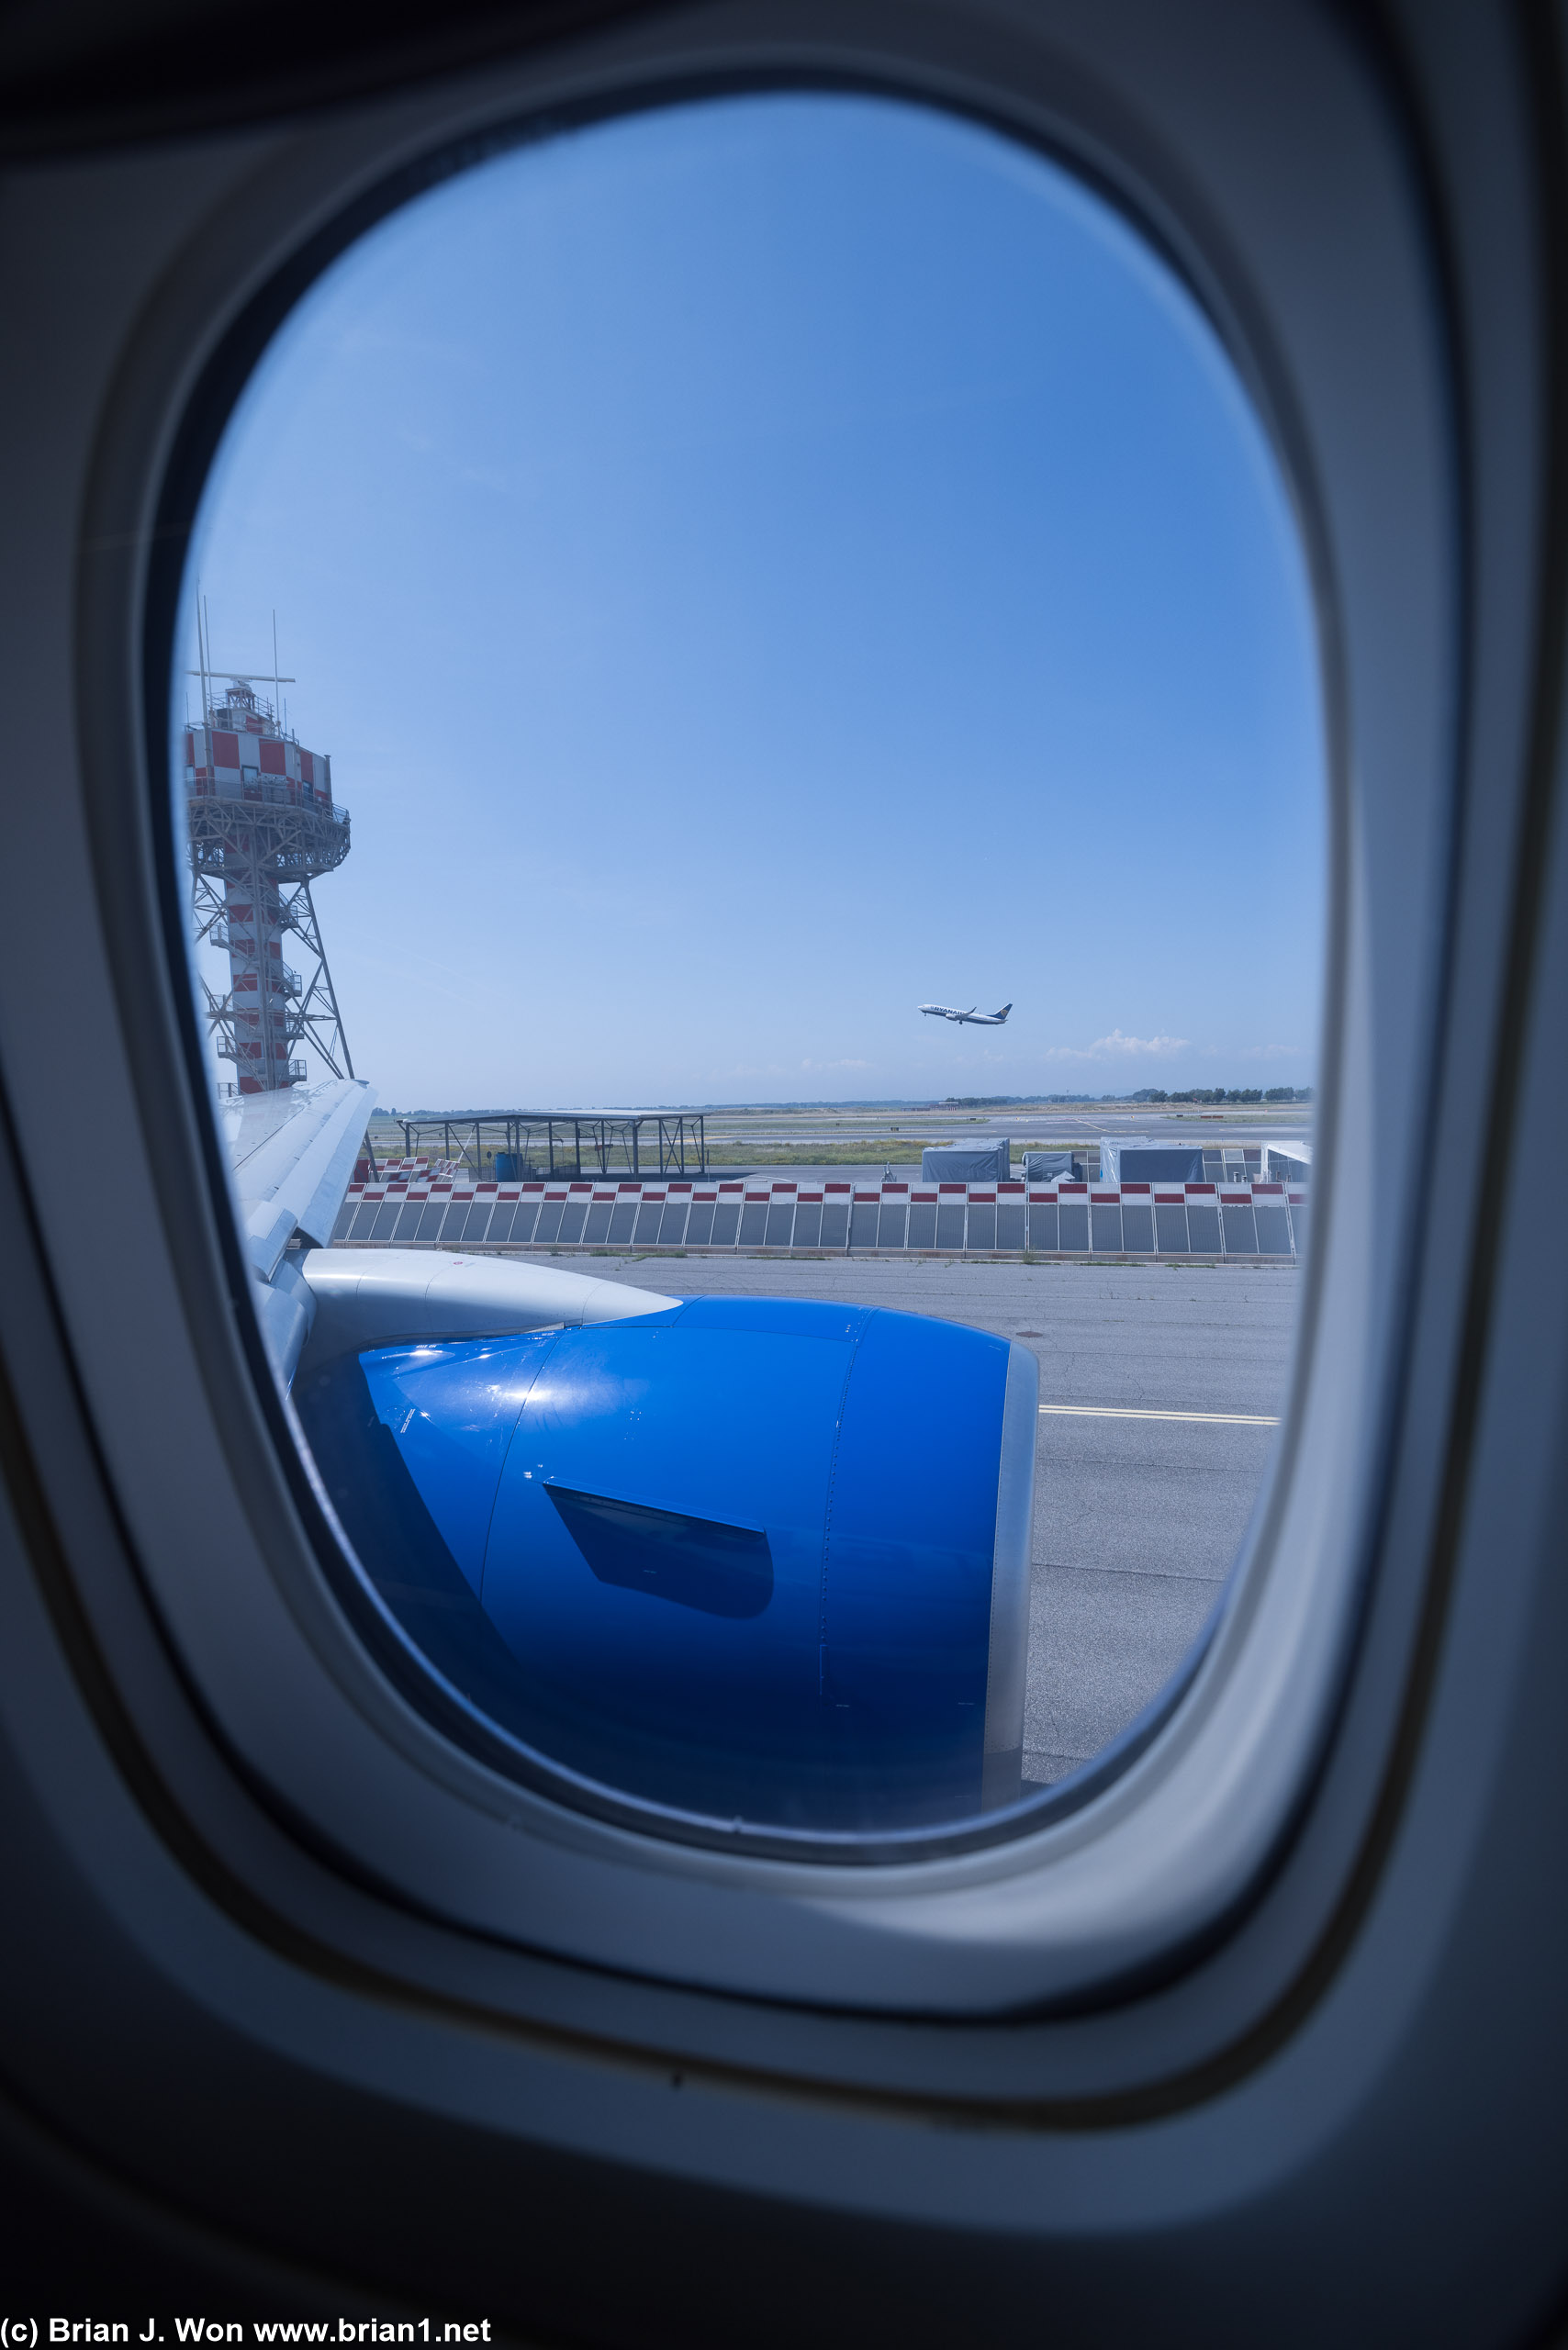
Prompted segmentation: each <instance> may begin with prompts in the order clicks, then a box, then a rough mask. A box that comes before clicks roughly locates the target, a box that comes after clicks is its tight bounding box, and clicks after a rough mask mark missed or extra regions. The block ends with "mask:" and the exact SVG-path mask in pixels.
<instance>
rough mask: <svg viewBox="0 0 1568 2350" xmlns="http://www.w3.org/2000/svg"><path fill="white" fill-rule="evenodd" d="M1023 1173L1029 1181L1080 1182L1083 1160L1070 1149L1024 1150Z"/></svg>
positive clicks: (1081, 1179)
mask: <svg viewBox="0 0 1568 2350" xmlns="http://www.w3.org/2000/svg"><path fill="white" fill-rule="evenodd" d="M1024 1173H1025V1179H1026V1181H1029V1182H1031V1183H1056V1182H1062V1183H1081V1182H1082V1181H1083V1161H1082V1159H1081V1158H1074V1157H1073V1154H1072V1152H1071V1151H1070V1150H1026V1151H1025V1153H1024Z"/></svg>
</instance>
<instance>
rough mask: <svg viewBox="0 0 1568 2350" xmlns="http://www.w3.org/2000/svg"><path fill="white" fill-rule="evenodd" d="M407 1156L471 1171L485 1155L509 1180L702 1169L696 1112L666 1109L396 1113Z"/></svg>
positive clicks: (701, 1132) (704, 1143) (704, 1142)
mask: <svg viewBox="0 0 1568 2350" xmlns="http://www.w3.org/2000/svg"><path fill="white" fill-rule="evenodd" d="M398 1125H399V1126H400V1127H401V1128H402V1130H403V1147H404V1149H405V1151H406V1152H407V1154H408V1156H409V1158H417V1157H419V1156H420V1154H421V1153H434V1154H435V1155H437V1156H439V1157H440V1158H443V1159H450V1160H453V1161H454V1162H455V1163H456V1164H458V1165H460V1166H464V1167H469V1168H472V1169H473V1171H474V1173H475V1174H476V1175H478V1174H480V1173H482V1172H483V1169H484V1166H485V1162H486V1161H487V1160H488V1161H490V1162H491V1163H493V1164H494V1166H495V1168H496V1171H497V1173H498V1175H499V1176H501V1177H502V1178H503V1179H504V1180H506V1181H517V1180H521V1181H528V1180H529V1179H531V1178H534V1177H549V1176H555V1175H571V1176H577V1177H578V1178H581V1177H583V1176H585V1175H633V1176H635V1175H705V1174H706V1173H707V1172H708V1138H707V1132H706V1129H705V1127H704V1125H703V1121H702V1117H701V1114H700V1113H695V1114H693V1113H689V1112H687V1111H668V1110H604V1111H599V1112H594V1113H586V1112H583V1111H579V1110H462V1111H454V1112H440V1113H434V1114H431V1115H430V1116H420V1117H412V1118H399V1119H398Z"/></svg>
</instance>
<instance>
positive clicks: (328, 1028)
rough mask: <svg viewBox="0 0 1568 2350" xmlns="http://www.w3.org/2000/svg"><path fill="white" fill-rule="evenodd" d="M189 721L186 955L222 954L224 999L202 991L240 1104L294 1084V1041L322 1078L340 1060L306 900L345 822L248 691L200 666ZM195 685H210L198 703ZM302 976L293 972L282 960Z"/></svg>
mask: <svg viewBox="0 0 1568 2350" xmlns="http://www.w3.org/2000/svg"><path fill="white" fill-rule="evenodd" d="M197 674H198V675H199V676H200V677H201V680H202V719H201V722H200V723H199V724H197V725H194V726H188V727H186V729H185V789H186V795H187V801H188V807H189V833H190V857H191V875H192V884H193V912H194V917H195V924H196V943H197V945H198V946H199V945H202V944H204V943H205V944H207V945H210V946H217V947H219V948H226V949H227V951H228V956H229V989H228V992H227V993H226V994H225V995H223V996H218V995H216V994H215V993H214V992H213V990H212V989H211V988H210V987H207V982H206V980H205V979H204V980H203V981H202V986H203V989H204V990H205V992H206V996H207V1019H208V1022H209V1024H210V1026H211V1029H212V1033H213V1035H214V1038H215V1041H216V1044H217V1048H218V1057H219V1058H220V1059H223V1060H231V1061H232V1062H233V1063H234V1067H235V1075H236V1080H237V1082H238V1085H239V1090H240V1091H241V1093H274V1092H277V1091H281V1090H282V1089H283V1088H284V1087H286V1086H290V1085H298V1084H300V1083H301V1082H302V1081H303V1080H304V1078H305V1076H306V1074H307V1067H306V1062H305V1060H304V1057H303V1056H302V1055H300V1054H299V1053H298V1052H297V1050H296V1047H297V1046H299V1045H301V1044H303V1043H306V1042H308V1043H309V1044H311V1045H312V1046H314V1047H315V1049H316V1051H317V1052H318V1053H319V1055H320V1057H321V1059H322V1060H323V1061H324V1062H325V1064H326V1067H327V1069H328V1070H329V1071H330V1073H331V1075H332V1076H334V1077H352V1076H353V1061H352V1060H351V1059H350V1057H349V1050H348V1042H347V1039H346V1038H345V1036H344V1035H343V1025H342V1019H341V1017H340V1016H339V1013H338V1000H337V995H336V993H335V991H334V990H333V987H332V977H331V973H330V970H329V969H328V968H327V957H326V952H325V950H324V948H323V946H322V945H321V933H320V927H319V923H318V922H317V919H316V908H315V904H314V902H313V901H312V899H311V895H310V884H311V882H312V881H313V880H315V879H316V878H318V877H319V875H321V874H323V873H330V872H332V871H333V870H334V869H335V867H338V866H340V865H341V864H342V861H343V859H344V857H345V856H347V855H348V853H349V814H348V810H347V809H346V808H339V807H335V806H334V805H333V802H332V789H331V783H332V778H331V763H330V760H329V759H328V758H327V757H326V755H324V754H323V753H321V752H319V751H314V752H313V751H308V750H306V749H305V748H304V747H303V746H302V745H301V744H300V743H299V742H298V741H297V738H296V737H295V736H294V735H292V734H287V733H285V732H284V730H283V727H282V726H281V725H280V723H279V722H278V717H277V711H276V708H275V699H274V703H272V704H269V703H268V702H266V701H264V700H263V699H261V697H260V696H259V695H258V693H257V691H256V688H257V687H258V685H261V684H263V683H269V682H270V683H272V684H273V685H274V692H275V687H276V685H278V684H281V683H292V680H291V679H288V680H285V679H271V680H266V679H263V678H259V677H239V676H234V675H232V674H231V673H220V674H223V675H225V676H226V677H227V682H226V683H225V684H223V685H222V687H221V688H217V680H216V679H215V678H214V677H213V674H212V672H211V671H210V670H209V669H208V668H207V665H206V662H205V660H204V662H203V665H202V667H201V669H200V670H199V671H198V672H197ZM209 686H211V687H214V688H217V689H216V690H214V691H212V692H211V693H210V694H209V692H208V690H207V689H208V688H209ZM286 936H287V939H288V943H289V953H290V956H291V957H298V958H299V959H300V960H301V961H303V962H304V963H305V964H306V965H307V967H308V968H306V970H305V971H304V972H303V973H301V971H300V970H298V969H297V968H295V966H294V963H293V962H291V961H286V960H285V958H284V941H285V937H286Z"/></svg>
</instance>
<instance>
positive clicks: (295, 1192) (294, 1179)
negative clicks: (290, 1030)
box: [218, 1077, 375, 1385]
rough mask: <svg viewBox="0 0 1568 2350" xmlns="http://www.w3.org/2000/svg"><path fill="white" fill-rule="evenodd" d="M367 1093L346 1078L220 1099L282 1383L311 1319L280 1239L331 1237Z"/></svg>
mask: <svg viewBox="0 0 1568 2350" xmlns="http://www.w3.org/2000/svg"><path fill="white" fill-rule="evenodd" d="M374 1106H375V1092H374V1091H373V1089H372V1087H371V1086H370V1085H369V1084H367V1083H366V1082H365V1080H364V1079H362V1078H353V1077H345V1078H329V1079H327V1080H325V1081H324V1082H323V1083H321V1084H319V1085H308V1086H290V1087H289V1088H288V1089H287V1090H286V1091H282V1092H277V1093H245V1094H239V1095H233V1096H230V1099H229V1100H228V1101H226V1102H223V1103H221V1104H220V1106H219V1110H218V1117H219V1121H220V1124H221V1125H222V1128H223V1139H224V1141H225V1143H226V1145H227V1146H228V1150H229V1164H230V1170H231V1174H232V1179H233V1184H234V1192H235V1207H236V1210H237V1220H238V1222H239V1225H240V1230H241V1236H242V1237H243V1239H244V1243H245V1252H246V1255H247V1256H248V1257H249V1259H250V1263H251V1277H252V1281H253V1282H254V1283H255V1304H256V1313H257V1316H258V1318H259V1320H260V1322H261V1326H262V1335H263V1337H264V1338H265V1340H266V1344H267V1351H268V1352H269V1354H270V1355H271V1356H272V1359H273V1364H274V1369H275V1370H276V1371H277V1374H278V1377H279V1378H280V1379H281V1380H282V1381H283V1382H284V1384H285V1385H287V1384H288V1382H289V1381H290V1380H291V1379H292V1378H293V1376H294V1369H295V1365H296V1364H297V1362H298V1360H299V1355H300V1349H301V1348H303V1346H304V1344H305V1340H306V1338H307V1337H308V1334H309V1330H310V1326H311V1324H312V1322H313V1321H314V1320H315V1302H314V1300H313V1299H312V1297H311V1295H310V1292H309V1290H308V1288H307V1286H306V1284H305V1281H304V1280H303V1279H302V1277H301V1275H300V1271H299V1268H298V1265H297V1262H296V1261H294V1260H293V1259H290V1258H289V1257H288V1256H287V1254H286V1251H287V1248H288V1244H289V1242H290V1240H292V1238H293V1237H294V1236H295V1234H296V1233H297V1232H302V1233H304V1235H305V1237H307V1239H308V1240H313V1241H316V1242H318V1243H319V1245H321V1246H322V1247H325V1245H326V1243H327V1242H328V1241H329V1240H330V1238H331V1237H332V1225H333V1224H334V1223H335V1222H336V1220H337V1214H338V1210H339V1208H340V1207H341V1206H342V1202H343V1194H344V1192H346V1191H347V1190H348V1187H349V1184H350V1182H351V1181H352V1180H353V1170H354V1161H355V1159H356V1158H358V1157H359V1154H360V1151H361V1149H362V1147H364V1130H365V1127H366V1126H367V1125H369V1123H370V1113H371V1111H372V1109H373V1108H374Z"/></svg>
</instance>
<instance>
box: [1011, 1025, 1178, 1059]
mask: <svg viewBox="0 0 1568 2350" xmlns="http://www.w3.org/2000/svg"><path fill="white" fill-rule="evenodd" d="M1189 1041H1190V1040H1189V1039H1188V1038H1187V1037H1185V1036H1124V1035H1123V1034H1122V1032H1121V1030H1120V1029H1119V1028H1113V1029H1112V1031H1111V1033H1110V1035H1108V1036H1096V1037H1095V1039H1094V1042H1093V1043H1092V1045H1085V1046H1074V1045H1053V1046H1051V1047H1050V1048H1049V1050H1048V1051H1047V1054H1046V1058H1047V1060H1048V1061H1114V1060H1162V1059H1166V1058H1169V1057H1170V1054H1172V1053H1182V1052H1185V1051H1186V1049H1187V1046H1188V1043H1189Z"/></svg>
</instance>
